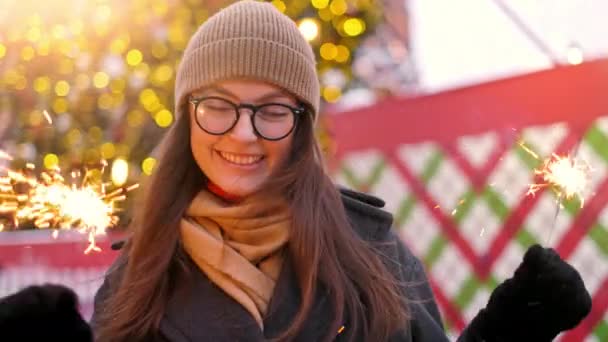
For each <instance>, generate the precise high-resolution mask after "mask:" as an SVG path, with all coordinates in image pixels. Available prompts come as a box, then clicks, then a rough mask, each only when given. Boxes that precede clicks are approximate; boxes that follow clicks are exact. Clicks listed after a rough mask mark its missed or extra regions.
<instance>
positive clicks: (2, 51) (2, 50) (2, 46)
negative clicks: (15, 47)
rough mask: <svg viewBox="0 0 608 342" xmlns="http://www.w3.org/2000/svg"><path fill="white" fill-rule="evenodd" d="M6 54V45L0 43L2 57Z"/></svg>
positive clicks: (0, 56)
mask: <svg viewBox="0 0 608 342" xmlns="http://www.w3.org/2000/svg"><path fill="white" fill-rule="evenodd" d="M4 56H6V46H4V45H3V44H2V43H0V58H2V57H4Z"/></svg>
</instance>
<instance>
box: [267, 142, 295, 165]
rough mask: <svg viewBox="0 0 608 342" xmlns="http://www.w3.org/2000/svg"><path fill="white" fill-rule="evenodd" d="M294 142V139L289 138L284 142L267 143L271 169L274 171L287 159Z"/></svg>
mask: <svg viewBox="0 0 608 342" xmlns="http://www.w3.org/2000/svg"><path fill="white" fill-rule="evenodd" d="M292 140H293V138H292V137H291V136H289V137H288V138H285V139H283V140H279V141H267V142H265V145H266V146H265V150H266V153H267V157H268V162H269V164H270V168H271V169H273V170H274V168H276V167H278V166H279V165H280V164H281V163H283V162H284V161H285V160H286V159H287V157H288V156H289V153H290V151H291V145H292Z"/></svg>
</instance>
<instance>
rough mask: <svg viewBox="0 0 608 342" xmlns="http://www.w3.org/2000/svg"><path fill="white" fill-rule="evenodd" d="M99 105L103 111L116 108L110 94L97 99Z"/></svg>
mask: <svg viewBox="0 0 608 342" xmlns="http://www.w3.org/2000/svg"><path fill="white" fill-rule="evenodd" d="M97 105H98V106H99V108H101V109H112V107H114V98H112V95H110V94H101V96H99V98H98V99H97Z"/></svg>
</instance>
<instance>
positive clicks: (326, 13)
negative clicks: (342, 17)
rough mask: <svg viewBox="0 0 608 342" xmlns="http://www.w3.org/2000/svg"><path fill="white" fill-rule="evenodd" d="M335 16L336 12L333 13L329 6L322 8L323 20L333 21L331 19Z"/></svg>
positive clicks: (320, 12) (321, 15) (321, 16)
mask: <svg viewBox="0 0 608 342" xmlns="http://www.w3.org/2000/svg"><path fill="white" fill-rule="evenodd" d="M333 17H334V14H333V13H331V11H330V10H329V8H327V7H326V8H322V9H320V10H319V18H321V20H323V21H331V19H332V18H333Z"/></svg>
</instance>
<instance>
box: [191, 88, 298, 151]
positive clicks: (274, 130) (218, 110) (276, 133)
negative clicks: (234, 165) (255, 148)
mask: <svg viewBox="0 0 608 342" xmlns="http://www.w3.org/2000/svg"><path fill="white" fill-rule="evenodd" d="M189 102H190V103H192V104H193V105H194V118H195V120H196V124H197V125H198V126H199V127H200V128H201V129H202V130H203V131H205V132H207V133H209V134H213V135H222V134H226V133H227V132H229V131H230V130H231V129H233V128H234V126H236V123H237V122H238V121H239V118H240V116H241V109H243V108H246V109H249V110H251V126H252V127H253V130H254V132H255V134H256V135H257V136H259V137H261V138H263V139H266V140H272V141H275V140H281V139H283V138H285V137H287V136H288V135H289V134H291V132H292V131H293V130H294V128H295V126H296V122H297V119H298V117H299V116H300V115H301V114H303V113H305V112H306V110H305V109H304V108H303V107H300V108H295V107H291V106H288V105H286V104H281V103H265V104H262V105H259V106H255V105H252V104H248V103H241V104H236V103H234V102H232V101H229V100H227V99H224V98H221V97H217V96H209V97H201V98H190V100H189Z"/></svg>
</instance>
